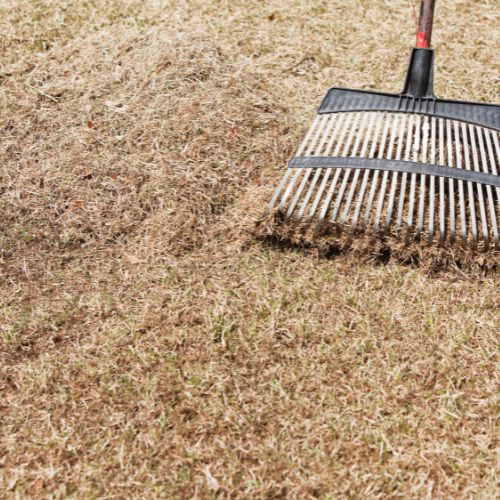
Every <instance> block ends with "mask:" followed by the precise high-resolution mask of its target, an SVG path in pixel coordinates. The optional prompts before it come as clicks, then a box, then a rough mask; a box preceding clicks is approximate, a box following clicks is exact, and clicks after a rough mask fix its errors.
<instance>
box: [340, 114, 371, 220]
mask: <svg viewBox="0 0 500 500" xmlns="http://www.w3.org/2000/svg"><path fill="white" fill-rule="evenodd" d="M370 115H371V116H370V123H369V125H368V130H367V131H366V135H365V140H364V143H363V148H362V150H361V156H362V157H365V156H366V151H367V149H368V145H369V143H370V136H371V133H372V130H373V126H374V124H375V119H376V114H375V113H370ZM378 123H379V127H380V120H379V122H378ZM379 127H378V128H377V130H376V132H375V134H374V137H373V146H372V150H373V149H374V147H375V146H376V139H377V136H378V130H379ZM369 157H370V158H373V156H369ZM360 173H361V170H357V169H356V171H355V172H354V176H353V180H352V182H351V189H350V190H349V194H348V196H347V201H346V203H345V206H344V211H343V213H342V216H341V218H340V224H344V223H345V221H346V220H347V217H348V215H349V210H350V208H351V203H352V199H353V196H354V193H355V191H356V189H357V187H358V179H359V174H360ZM366 173H368V171H367V172H366Z"/></svg>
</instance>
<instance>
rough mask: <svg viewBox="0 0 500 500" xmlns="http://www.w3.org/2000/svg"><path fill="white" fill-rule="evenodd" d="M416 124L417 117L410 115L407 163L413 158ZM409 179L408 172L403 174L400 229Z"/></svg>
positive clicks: (406, 153) (399, 212)
mask: <svg viewBox="0 0 500 500" xmlns="http://www.w3.org/2000/svg"><path fill="white" fill-rule="evenodd" d="M414 122H415V115H413V114H412V115H410V123H409V126H408V134H407V136H406V152H405V161H410V158H411V149H412V142H413V125H414ZM407 179H408V174H407V173H406V172H403V175H402V176H401V189H400V193H399V206H398V217H397V222H396V226H397V227H398V228H399V227H401V223H402V220H403V210H404V204H405V198H406V181H407Z"/></svg>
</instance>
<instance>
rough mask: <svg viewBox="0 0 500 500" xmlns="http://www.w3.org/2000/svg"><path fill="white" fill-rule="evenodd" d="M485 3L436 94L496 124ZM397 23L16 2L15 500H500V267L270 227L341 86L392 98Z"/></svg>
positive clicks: (357, 0)
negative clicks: (276, 191) (278, 191)
mask: <svg viewBox="0 0 500 500" xmlns="http://www.w3.org/2000/svg"><path fill="white" fill-rule="evenodd" d="M499 23H500V11H499V10H498V4H497V2H496V1H494V0H481V1H479V0H478V1H477V2H466V1H464V0H446V1H445V0H442V1H438V7H437V23H436V30H435V35H434V44H435V47H436V49H437V68H436V69H437V74H436V87H437V92H438V94H439V95H441V96H446V97H449V98H459V99H464V100H480V101H486V102H495V101H500V93H499V79H498V48H499V46H500V30H499V29H498V26H499ZM413 43H414V19H413V11H412V8H411V2H410V1H408V0H394V1H390V2H389V1H388V0H346V1H339V0H331V1H328V2H327V1H322V0H314V1H311V2H305V1H299V0H271V1H268V2H262V1H258V0H245V1H243V0H220V1H219V0H189V1H188V0H185V1H181V0H178V1H177V0H172V1H166V0H165V1H161V0H144V1H142V0H140V1H139V0H125V1H118V0H85V1H84V0H79V1H77V0H57V1H56V0H16V1H14V0H5V1H3V2H2V3H1V5H0V130H1V141H0V213H1V214H2V218H1V223H0V224H1V226H0V492H2V493H0V497H3V496H5V497H6V498H25V497H27V496H32V497H68V496H71V497H75V498H89V497H90V498H96V497H99V498H101V497H102V498H127V497H136V498H140V497H148V498H152V497H164V498H167V497H168V498H192V497H195V498H212V497H221V498H225V497H237V498H254V497H257V498H283V497H290V498H339V497H347V498H360V497H369V498H387V497H404V498H408V497H415V498H420V497H436V498H450V497H473V498H494V497H497V496H498V495H499V487H498V473H499V454H498V449H499V439H498V436H499V435H500V425H499V402H500V399H499V371H498V345H499V344H498V331H499V330H500V319H499V316H500V315H499V308H500V292H499V289H500V288H499V286H500V279H499V276H498V271H497V269H498V265H496V266H495V265H492V266H483V265H482V264H483V262H482V260H481V259H482V257H481V256H480V255H479V256H475V257H474V259H473V260H474V265H469V266H467V267H461V266H460V265H459V264H457V263H453V262H451V263H448V264H447V265H432V264H426V265H425V266H424V265H419V263H418V262H415V261H411V260H410V261H408V260H402V259H398V258H395V257H391V256H390V255H389V256H387V255H386V256H383V258H382V257H381V256H377V257H373V256H370V255H367V256H366V258H360V256H359V255H357V254H354V253H352V252H349V251H344V252H340V251H324V249H320V248H315V247H314V246H308V245H306V246H301V245H294V244H293V243H291V242H289V241H285V240H283V239H281V238H279V237H276V238H273V237H266V238H263V237H259V233H258V231H255V227H256V220H257V219H258V218H259V216H260V214H261V213H262V211H263V209H264V208H265V206H266V203H267V201H268V199H269V197H270V195H271V193H272V191H273V188H274V187H275V186H276V183H277V182H278V181H279V179H280V178H281V176H282V173H283V171H284V169H285V167H286V162H287V160H288V159H289V157H290V156H291V155H293V153H294V150H295V148H296V147H297V145H298V143H299V142H300V140H301V138H302V136H303V135H304V133H305V131H306V130H307V128H308V127H309V125H310V123H311V121H312V119H313V117H314V114H315V110H316V108H317V106H318V104H319V102H320V100H321V98H322V97H323V95H324V93H325V91H326V89H328V87H330V86H332V85H336V86H337V85H338V86H345V87H361V88H367V89H380V90H387V91H393V92H396V91H399V90H400V88H401V86H402V83H403V80H404V73H405V70H406V64H407V56H408V54H409V49H410V47H411V46H412V44H413Z"/></svg>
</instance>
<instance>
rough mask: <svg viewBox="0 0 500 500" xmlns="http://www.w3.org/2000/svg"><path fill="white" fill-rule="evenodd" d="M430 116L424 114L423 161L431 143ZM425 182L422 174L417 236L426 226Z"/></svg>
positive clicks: (425, 159)
mask: <svg viewBox="0 0 500 500" xmlns="http://www.w3.org/2000/svg"><path fill="white" fill-rule="evenodd" d="M429 129H430V125H429V118H428V117H427V116H424V123H423V125H422V130H423V140H422V162H424V163H426V162H427V149H428V145H429ZM425 183H426V176H425V175H422V176H421V178H420V198H419V204H418V224H417V230H416V236H419V235H420V233H421V232H422V230H423V228H424V216H425Z"/></svg>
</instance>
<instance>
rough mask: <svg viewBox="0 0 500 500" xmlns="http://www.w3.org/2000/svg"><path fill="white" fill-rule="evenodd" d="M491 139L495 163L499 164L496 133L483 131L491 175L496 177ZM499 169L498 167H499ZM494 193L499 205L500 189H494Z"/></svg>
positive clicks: (499, 152) (499, 157)
mask: <svg viewBox="0 0 500 500" xmlns="http://www.w3.org/2000/svg"><path fill="white" fill-rule="evenodd" d="M490 134H491V137H493V142H495V144H496V151H497V161H498V162H499V163H500V145H499V143H498V134H497V133H496V132H493V130H491V131H490V130H488V129H485V130H484V135H485V136H486V145H487V146H488V154H489V157H490V165H491V173H492V174H494V175H498V170H497V165H496V162H495V153H494V152H493V146H492V143H491V137H490ZM499 167H500V165H499ZM495 190H496V193H497V200H498V203H499V204H500V188H498V187H497V188H495Z"/></svg>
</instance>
